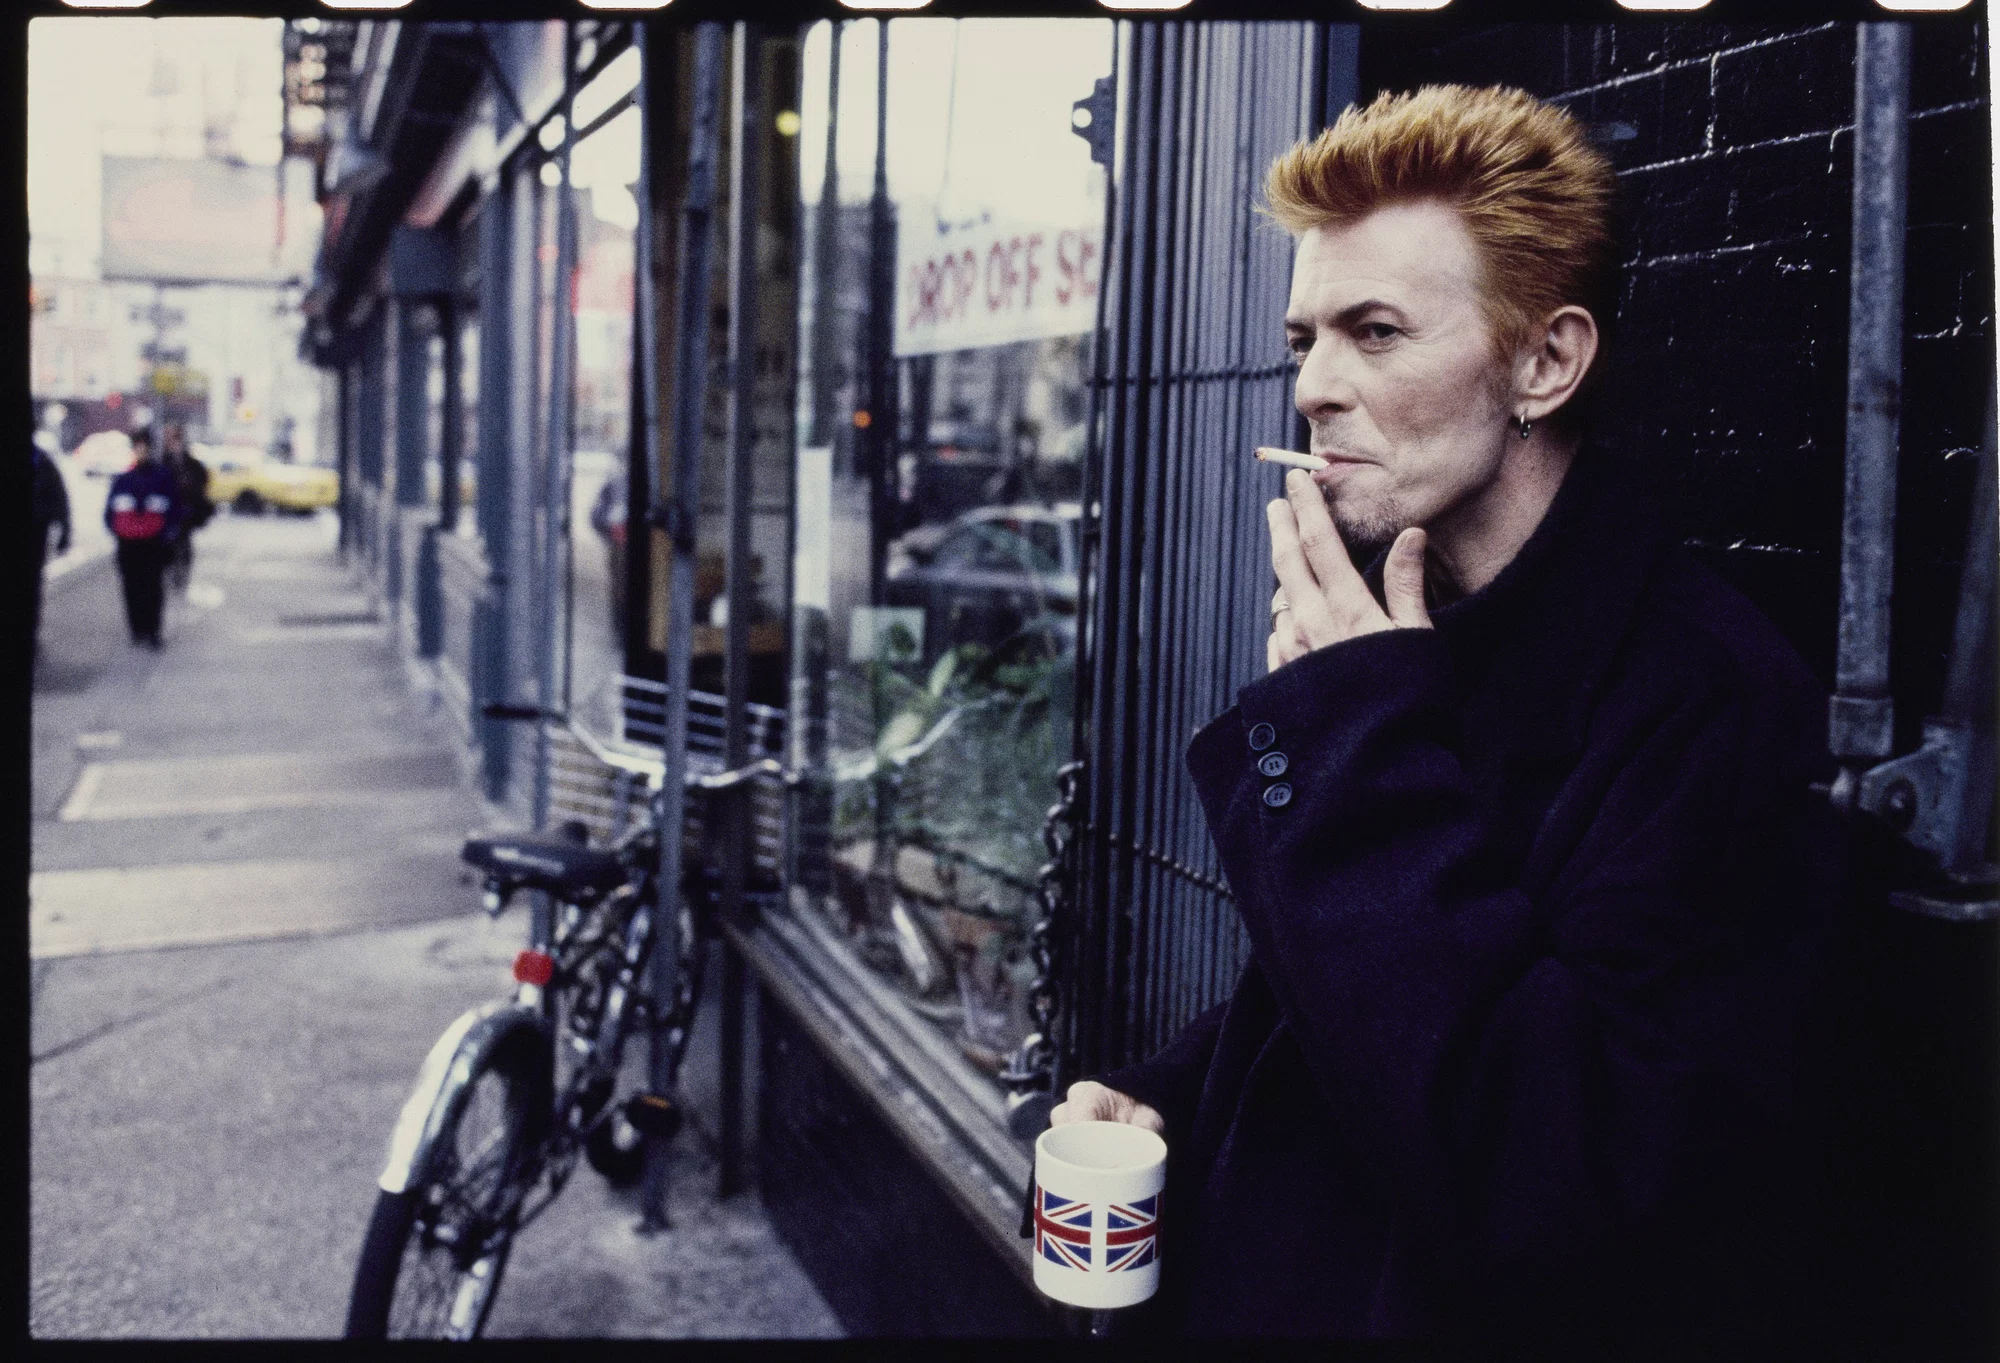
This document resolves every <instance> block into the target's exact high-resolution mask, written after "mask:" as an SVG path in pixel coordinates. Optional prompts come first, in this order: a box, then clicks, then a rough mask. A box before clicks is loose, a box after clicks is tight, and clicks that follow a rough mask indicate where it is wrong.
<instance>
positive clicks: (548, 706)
mask: <svg viewBox="0 0 2000 1363" xmlns="http://www.w3.org/2000/svg"><path fill="white" fill-rule="evenodd" d="M575 95H576V26H575V25H574V24H571V25H568V26H567V27H565V28H564V30H563V93H562V104H561V106H560V107H561V110H562V114H561V117H562V121H563V137H562V149H561V151H560V152H558V153H557V164H559V165H560V166H561V167H562V178H561V180H560V181H559V182H558V183H557V185H556V188H555V194H556V196H557V198H556V280H555V287H554V289H553V291H552V294H553V296H552V297H551V299H550V300H549V301H550V307H549V316H550V323H549V401H548V423H549V424H548V434H547V437H546V444H545V445H544V446H543V450H544V454H543V466H542V473H543V478H542V498H543V503H542V511H543V518H542V527H543V533H542V565H541V567H542V572H541V578H542V590H541V593H540V596H541V626H542V627H541V631H540V633H541V639H540V644H541V647H540V650H539V651H540V653H541V659H540V661H541V677H540V691H541V705H542V709H543V711H544V712H545V713H544V714H543V717H542V720H541V722H540V723H539V724H537V725H536V726H535V827H537V828H546V827H548V823H549V803H550V798H551V793H550V773H549V762H550V760H551V757H552V754H551V752H550V733H549V726H550V725H551V723H553V721H552V720H550V719H549V717H548V715H547V713H546V712H547V711H550V710H556V709H560V708H562V707H563V706H564V705H566V704H567V703H568V700H569V697H567V696H565V695H560V694H559V686H560V682H561V679H562V671H563V669H562V666H561V659H562V653H563V640H562V634H563V633H564V632H566V631H567V630H568V628H569V621H568V619H567V618H566V616H565V614H564V612H563V610H562V608H561V606H560V604H559V602H560V600H561V597H562V583H563V550H564V547H565V545H566V544H567V542H568V538H569V477H568V473H569V410H570V404H571V402H572V400H573V398H574V394H573V393H571V391H570V389H571V386H572V385H571V381H570V360H571V350H572V346H571V343H570V339H571V334H572V332H573V331H574V330H575V326H576V317H575V314H574V313H573V312H572V311H571V300H570V276H571V275H572V274H574V273H575V271H576V200H575V195H574V194H573V193H572V192H571V190H570V183H569V174H570V154H571V153H572V152H573V151H574V150H575V148H576V120H575V119H573V118H571V117H570V112H571V110H570V101H571V100H572V99H573V98H574V97H575Z"/></svg>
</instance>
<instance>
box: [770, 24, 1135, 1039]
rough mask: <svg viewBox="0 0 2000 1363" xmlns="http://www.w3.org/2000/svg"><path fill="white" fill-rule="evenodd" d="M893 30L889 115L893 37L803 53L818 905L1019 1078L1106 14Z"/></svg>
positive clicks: (799, 737)
mask: <svg viewBox="0 0 2000 1363" xmlns="http://www.w3.org/2000/svg"><path fill="white" fill-rule="evenodd" d="M888 34H889V40H888V56H887V62H886V72H887V80H888V99H887V106H888V116H887V121H886V125H884V124H883V123H882V122H881V121H880V120H879V119H878V106H877V91H878V89H879V88H880V87H879V85H878V81H879V80H880V78H881V64H880V62H879V60H878V51H879V41H880V39H879V29H878V26H877V24H876V23H875V22H874V21H862V22H851V23H848V24H845V25H843V26H842V38H841V41H840V45H839V51H838V53H836V52H835V51H834V50H833V49H834V43H833V30H832V28H831V27H830V26H829V25H826V24H821V25H818V26H816V27H815V28H814V29H812V30H811V31H810V33H809V34H808V37H807V42H806V51H805V81H804V87H805V88H804V100H803V107H802V109H801V116H802V120H803V123H802V127H801V136H800V158H801V172H802V173H801V181H802V184H801V193H802V198H803V213H802V217H803V219H804V221H805V223H806V225H807V232H808V241H807V248H806V250H805V251H804V253H803V256H804V259H805V261H806V268H805V271H804V275H805V278H804V281H803V285H804V287H803V306H802V309H801V312H802V316H803V325H802V331H801V342H802V345H801V351H802V354H803V355H804V356H805V357H806V365H805V367H804V371H803V373H802V376H801V385H800V394H799V416H800V420H799V428H800V433H801V444H800V449H799V452H798V465H797V478H796V483H797V524H796V538H795V551H794V563H793V606H794V611H793V615H794V622H795V630H796V638H795V640H794V647H793V653H792V655H793V659H794V677H793V700H792V704H793V713H794V715H795V716H796V717H797V722H796V723H795V724H794V727H793V743H794V748H795V751H794V759H795V761H797V762H798V763H799V764H800V765H801V766H802V767H804V768H805V769H806V770H807V771H809V772H810V773H812V775H813V777H814V778H815V779H813V780H809V781H808V782H807V783H806V784H805V786H804V787H803V788H802V792H801V795H800V798H799V800H798V802H797V804H796V806H795V808H796V823H795V828H794V838H793V847H794V853H793V855H794V866H793V884H794V886H795V892H794V900H795V903H796V905H797V906H798V909H799V911H800V912H802V913H804V914H806V915H808V916H809V918H810V919H811V920H812V921H814V922H816V923H818V924H821V925H822V926H824V927H826V928H829V929H831V934H830V935H831V937H832V938H833V939H834V942H835V948H834V949H839V950H845V951H849V952H852V953H853V954H854V955H855V956H856V957H858V958H859V959H860V960H861V961H862V962H864V963H865V964H866V965H867V966H868V967H869V968H871V969H873V970H875V971H877V972H879V973H880V974H882V975H883V976H884V977H886V978H888V979H890V980H892V981H894V982H895V983H896V984H897V985H898V986H900V989H901V991H902V996H903V998H904V999H905V1001H906V1002H907V1004H908V1005H909V1006H910V1007H911V1008H912V1009H913V1010H914V1011H916V1012H918V1013H919V1014H922V1015H924V1016H926V1017H928V1018H930V1019H931V1020H932V1021H933V1022H934V1023H935V1024H936V1025H937V1026H938V1027H939V1028H940V1029H941V1030H942V1031H944V1032H945V1033H946V1034H947V1035H948V1036H949V1037H951V1038H952V1039H953V1040H954V1041H955V1042H956V1043H957V1045H958V1048H959V1049H960V1051H961V1052H962V1053H963V1054H964V1055H965V1056H966V1057H967V1058H968V1059H970V1060H971V1061H972V1062H973V1064H974V1065H976V1066H978V1067H979V1068H982V1069H984V1070H986V1071H987V1072H988V1073H993V1072H995V1071H997V1070H998V1069H999V1068H1000V1067H1001V1066H1002V1065H1003V1064H1004V1062H1005V1061H1006V1059H1007V1058H1008V1056H1009V1055H1010V1053H1011V1052H1012V1051H1013V1050H1014V1049H1015V1047H1017V1046H1018V1045H1019V1044H1020V1042H1021V1040H1022V1039H1023V1037H1024V1036H1025V1035H1026V1033H1027V1031H1028V1030H1029V1026H1030V1023H1029V1018H1028V1009H1027V986H1028V984H1029V982H1030V981H1031V980H1032V978H1033V974H1034V969H1033V964H1032V962H1031V960H1030V958H1029V955H1028V951H1027V931H1028V928H1029V927H1030V925H1031V924H1032V922H1033V920H1034V916H1035V913H1036V911H1037V909H1036V901H1035V898H1034V893H1033V892H1034V879H1035V874H1036V871H1037V869H1038V868H1039V866H1040V864H1041V862H1042V860H1043V858H1044V855H1045V854H1044V851H1043V847H1042V841H1041V831H1042V818H1043V815H1044V813H1045V811H1046V810H1047V808H1048V806H1049V805H1050V803H1051V802H1052V801H1053V799H1054V773H1055V770H1056V768H1057V767H1058V766H1060V765H1061V764H1062V763H1063V762H1065V761H1067V760H1068V758H1069V755H1070V749H1071V743H1072V734H1071V725H1072V716H1073V713H1074V704H1073V692H1074V684H1075V679H1074V658H1075V650H1076V619H1077V572H1078V565H1079V553H1080V551H1079V544H1078V539H1079V529H1080V525H1081V509H1080V506H1079V501H1080V497H1081V491H1082V480H1081V472H1082V457H1083V451H1084V448H1085V444H1086V430H1085V424H1086V421H1087V416H1088V379H1089V372H1090V344H1089V333H1090V332H1091V329H1092V328H1093V326H1094V324H1095V318H1096V286H1097V270H1098V267H1099V262H1101V258H1102V252H1101V249H1100V247H1099V238H1100V236H1101V232H1102V225H1103V216H1104V171H1103V168H1102V167H1100V166H1097V165H1095V164H1093V163H1092V162H1091V160H1090V154H1089V147H1088V145H1087V144H1086V143H1085V142H1084V141H1083V140H1082V139H1080V138H1078V137H1076V136H1075V134H1074V133H1073V131H1072V124H1071V106H1072V104H1073V103H1074V102H1075V101H1077V100H1079V99H1083V98H1085V97H1087V96H1089V95H1090V94H1091V92H1092V88H1093V85H1094V82H1095V81H1096V80H1097V79H1098V78H1099V77H1101V76H1103V75H1106V74H1108V72H1109V69H1110V63H1111V26H1110V25H1109V24H1108V23H1102V22H1098V21H1088V20H1085V21H1076V20H1065V21H1033V22H1027V21H1011V20H1010V21H973V20H964V21H955V20H897V21H894V22H893V23H891V24H890V25H889V29H888ZM972 53H977V58H976V59H974V58H973V57H972V56H970V55H969V54H972ZM883 127H886V134H885V135H886V137H887V145H886V146H885V147H882V148H880V151H881V152H882V153H883V154H882V161H883V163H884V164H883V166H882V169H883V171H884V172H885V175H884V179H885V180H886V185H887V194H886V196H885V197H884V198H882V199H878V198H877V195H876V184H877V152H878V147H877V145H876V137H877V130H878V128H883ZM829 148H831V154H829ZM885 210H886V211H885ZM883 256H886V257H887V260H886V261H885V262H884V263H885V264H887V265H888V266H890V268H886V269H871V262H872V261H875V260H880V259H881V258H882V257H883ZM884 281H891V283H890V285H889V287H888V288H887V289H884V288H883V287H882V286H883V283H884ZM885 394H886V395H888V397H887V399H886V402H887V406H886V407H885V406H884V405H883V403H884V397H883V395H885ZM884 418H886V419H884Z"/></svg>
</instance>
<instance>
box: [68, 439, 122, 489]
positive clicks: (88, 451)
mask: <svg viewBox="0 0 2000 1363" xmlns="http://www.w3.org/2000/svg"><path fill="white" fill-rule="evenodd" d="M69 458H70V466H71V467H72V468H75V469H76V470H78V471H79V472H81V473H86V474H89V475H90V476H91V477H92V478H116V477H117V476H118V475H119V474H121V473H123V472H124V471H125V470H126V469H129V468H131V467H132V440H131V437H129V436H127V435H126V434H125V432H123V431H99V432H98V433H97V434H96V435H91V436H85V437H84V439H83V443H82V444H80V445H78V446H77V447H76V448H75V449H74V450H71V451H70V456H69Z"/></svg>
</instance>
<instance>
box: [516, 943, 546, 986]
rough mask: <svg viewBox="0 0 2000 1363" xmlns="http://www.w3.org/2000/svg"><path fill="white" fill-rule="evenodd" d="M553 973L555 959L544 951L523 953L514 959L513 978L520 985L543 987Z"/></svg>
mask: <svg viewBox="0 0 2000 1363" xmlns="http://www.w3.org/2000/svg"><path fill="white" fill-rule="evenodd" d="M555 973H556V963H555V958H554V957H552V956H550V955H549V954H548V953H547V952H546V951H524V952H522V953H521V954H520V955H519V956H516V957H515V958H514V978H515V979H517V980H519V981H520V982H521V983H522V984H533V985H544V984H547V983H548V982H549V977H550V976H552V975H554V974H555Z"/></svg>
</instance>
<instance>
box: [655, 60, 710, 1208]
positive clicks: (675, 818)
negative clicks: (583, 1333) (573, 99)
mask: <svg viewBox="0 0 2000 1363" xmlns="http://www.w3.org/2000/svg"><path fill="white" fill-rule="evenodd" d="M723 36H724V35H723V31H722V25H721V24H719V23H713V22H708V23H702V24H699V25H697V26H696V28H695V40H694V42H695V51H694V68H695V69H694V110H693V113H694V126H693V129H692V135H691V136H690V138H689V141H688V164H687V185H686V189H685V196H684V198H683V201H682V207H681V223H680V252H679V257H678V260H677V262H676V270H675V274H676V279H675V282H674V292H675V297H674V303H675V306H676V309H677V311H678V326H677V327H676V329H675V333H674V414H673V464H672V476H671V477H670V478H669V479H667V481H666V487H665V488H664V489H663V491H664V492H665V494H666V495H665V498H664V499H663V500H662V501H661V502H660V503H658V504H656V505H655V507H654V508H653V511H652V512H651V519H652V521H653V523H654V524H656V525H658V526H659V527H660V528H661V529H663V530H665V531H666V533H667V538H668V539H669V541H671V543H672V545H673V570H672V572H671V573H670V574H669V576H668V601H667V669H666V670H667V675H666V689H667V693H666V719H665V726H664V730H665V731H664V733H663V735H662V739H661V743H662V748H663V753H662V755H663V757H664V759H665V765H666V771H665V774H664V775H663V776H662V778H661V792H660V904H659V912H658V915H657V919H656V930H657V933H658V941H657V944H656V945H655V946H654V948H653V960H652V968H651V975H652V979H651V987H650V993H651V996H652V1000H653V1008H654V1011H655V1016H656V1017H665V1016H666V1015H667V1013H668V1012H669V1010H670V1009H671V1008H672V1006H673V997H674V976H675V973H676V971H677V970H678V968H679V964H680V943H679V942H678V940H677V934H676V924H677V923H678V922H679V918H680V893H681V828H682V802H683V789H684V783H685V781H686V777H687V691H688V664H689V660H690V659H689V655H690V653H691V651H692V645H693V633H694V577H695V527H696V523H697V520H698V518H699V515H700V510H701V444H702V414H703V408H704V405H705V400H706V397H707V389H708V313H709V306H708V303H709V264H710V257H711V256H712V254H713V251H712V244H713V243H712V239H713V236H714V218H715V174H716V161H717V159H718V157H719V156H720V154H721V150H722V146H721V139H722V75H723V63H724V62H725V60H726V59H727V58H726V54H725V53H724V51H723ZM640 60H641V61H642V62H645V63H646V66H645V73H644V74H643V75H642V76H641V84H640V90H641V95H640V98H641V99H642V100H643V99H645V98H646V93H645V92H646V91H647V89H648V87H649V86H650V85H651V83H652V82H653V81H654V80H656V79H657V75H656V73H654V71H653V69H652V64H651V62H650V61H648V59H647V57H646V56H645V54H644V53H643V51H642V55H641V58H640ZM642 108H643V106H642ZM641 117H642V118H643V117H644V114H643V112H642V114H641ZM642 155H647V156H648V158H649V160H650V154H649V153H642ZM646 176H647V167H646V166H642V167H641V178H642V181H643V183H644V185H645V188H646V192H647V193H648V194H649V195H650V193H651V189H652V185H651V181H650V179H647V178H646ZM650 1064H651V1069H650V1078H649V1082H650V1085H651V1087H652V1089H653V1091H654V1092H656V1093H666V1092H669V1091H670V1090H671V1089H672V1088H673V1085H674V1079H675V1076H674V1073H673V1059H672V1052H671V1049H670V1048H669V1047H668V1046H667V1045H666V1042H665V1038H664V1037H663V1036H660V1035H658V1034H657V1033H656V1034H655V1036H654V1038H653V1045H652V1054H651V1056H650ZM640 1206H641V1211H642V1219H641V1220H640V1223H639V1225H640V1229H641V1230H642V1231H654V1230H663V1229H665V1228H666V1225H667V1147H666V1142H665V1141H664V1140H662V1139H660V1138H658V1137H654V1136H649V1137H647V1138H646V1177H645V1183H644V1185H643V1187H642V1189H641V1193H640Z"/></svg>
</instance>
